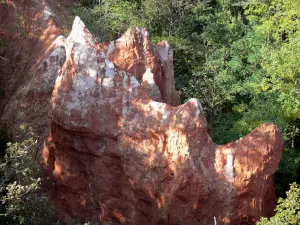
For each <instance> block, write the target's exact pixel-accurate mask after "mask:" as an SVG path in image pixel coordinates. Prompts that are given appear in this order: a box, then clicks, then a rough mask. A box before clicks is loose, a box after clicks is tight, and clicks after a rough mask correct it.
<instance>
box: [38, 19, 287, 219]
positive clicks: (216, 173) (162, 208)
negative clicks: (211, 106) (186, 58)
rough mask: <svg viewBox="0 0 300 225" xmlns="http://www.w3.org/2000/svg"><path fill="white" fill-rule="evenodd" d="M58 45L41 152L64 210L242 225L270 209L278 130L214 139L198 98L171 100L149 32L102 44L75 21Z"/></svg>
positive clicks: (167, 53) (168, 61)
mask: <svg viewBox="0 0 300 225" xmlns="http://www.w3.org/2000/svg"><path fill="white" fill-rule="evenodd" d="M63 46H64V49H65V54H63V52H62V53H61V54H60V56H59V58H64V57H65V61H64V63H63V65H62V66H61V68H60V67H59V70H60V72H59V73H58V76H57V78H56V80H55V85H54V89H53V92H52V97H51V106H52V108H51V112H50V114H49V117H50V128H49V136H48V139H47V141H45V147H44V149H43V156H44V159H45V163H46V167H47V170H48V173H49V174H50V176H51V177H52V180H53V181H54V183H53V185H52V186H50V187H49V193H50V194H51V197H52V199H53V200H54V202H55V203H56V205H57V207H58V208H59V209H60V211H61V213H62V214H63V215H67V216H69V217H71V218H76V219H78V220H79V221H82V222H84V221H94V222H97V221H98V222H103V223H109V224H136V225H138V224H149V225H152V224H153V225H160V224H161V225H162V224H174V225H175V224H206V225H210V224H214V219H215V220H216V221H217V224H231V225H235V224H236V225H238V224H255V221H256V220H257V219H259V218H260V217H261V216H271V215H272V214H273V209H274V202H275V201H274V200H275V199H274V187H273V181H272V178H273V174H274V173H275V171H276V170H277V168H278V164H279V161H280V159H281V155H282V151H283V139H282V134H281V131H280V129H279V128H278V127H277V126H275V125H274V124H263V125H261V126H260V127H258V128H257V129H255V130H254V131H252V132H251V133H250V134H248V135H247V136H245V137H243V138H240V139H239V140H237V141H235V142H232V143H229V144H227V145H223V146H219V145H217V144H215V143H214V142H213V141H212V140H211V138H210V137H209V135H208V132H207V122H206V119H205V116H204V112H203V109H202V107H201V104H200V103H199V102H198V100H196V99H191V100H190V101H188V102H187V103H185V104H183V105H179V106H176V105H177V104H176V103H177V101H178V98H177V94H176V91H175V89H174V77H171V76H173V71H172V52H171V49H170V47H169V45H168V43H166V42H162V43H160V44H159V45H157V46H153V45H152V44H151V42H150V38H149V34H148V33H147V31H146V30H145V29H140V28H133V29H131V30H129V31H128V32H126V33H125V34H124V35H123V36H122V37H121V38H120V39H118V40H117V41H116V42H112V43H110V44H106V45H105V44H100V45H99V44H98V43H97V42H96V40H95V38H94V37H93V35H92V34H90V32H89V31H88V30H87V28H86V27H85V25H84V24H83V22H82V21H81V20H80V19H79V18H78V17H77V18H76V19H75V21H74V24H73V28H72V32H71V34H70V35H69V36H68V38H66V39H65V41H64V44H63ZM55 51H58V49H56V50H55ZM55 51H54V52H55ZM52 54H53V53H52ZM123 59H124V60H123ZM169 69H170V70H169ZM166 74H168V75H166ZM170 77H171V78H170ZM153 99H154V100H156V101H154V100H153ZM166 102H167V103H169V104H166ZM172 105H175V106H172ZM224 132H226V131H224Z"/></svg>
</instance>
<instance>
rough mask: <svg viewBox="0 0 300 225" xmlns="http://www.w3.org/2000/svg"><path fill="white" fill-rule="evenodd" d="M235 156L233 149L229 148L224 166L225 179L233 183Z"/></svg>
mask: <svg viewBox="0 0 300 225" xmlns="http://www.w3.org/2000/svg"><path fill="white" fill-rule="evenodd" d="M233 164H234V156H233V150H232V149H228V150H227V154H226V165H225V167H224V176H225V179H226V180H227V181H228V182H229V183H232V182H233V181H234V167H233Z"/></svg>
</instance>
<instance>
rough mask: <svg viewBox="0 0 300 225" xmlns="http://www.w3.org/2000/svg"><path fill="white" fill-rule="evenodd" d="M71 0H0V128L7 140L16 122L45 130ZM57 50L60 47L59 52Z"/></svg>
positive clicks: (14, 132)
mask: <svg viewBox="0 0 300 225" xmlns="http://www.w3.org/2000/svg"><path fill="white" fill-rule="evenodd" d="M72 2H73V1H72V0H56V1H53V0H43V1H36V0H26V1H25V0H14V1H11V0H7V1H0V129H2V128H3V126H6V129H7V131H8V133H9V134H10V137H11V138H15V137H16V136H17V135H18V131H19V127H20V125H21V124H28V125H30V126H32V127H33V128H34V129H35V131H36V132H37V133H38V134H41V133H43V132H44V131H45V130H46V129H45V127H47V123H48V122H47V115H48V112H49V111H50V109H51V104H50V102H49V99H50V98H51V94H52V91H53V86H54V81H55V78H56V76H57V72H58V70H59V67H61V65H62V64H63V62H64V60H65V59H64V54H65V53H64V50H63V48H64V46H63V45H62V44H61V43H60V42H61V41H62V40H63V38H62V37H59V35H60V34H61V33H63V32H64V30H65V29H67V27H68V25H67V24H66V21H67V15H66V13H65V12H66V11H67V10H66V8H67V7H68V6H70V5H71V3H72ZM59 46H62V47H61V48H60V47H59Z"/></svg>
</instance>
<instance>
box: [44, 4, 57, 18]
mask: <svg viewBox="0 0 300 225" xmlns="http://www.w3.org/2000/svg"><path fill="white" fill-rule="evenodd" d="M43 12H44V20H48V19H49V17H50V16H52V17H53V18H55V19H56V18H57V16H56V14H55V13H54V12H53V10H52V9H51V8H50V7H49V6H48V5H45V8H44V11H43Z"/></svg>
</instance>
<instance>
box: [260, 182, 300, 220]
mask: <svg viewBox="0 0 300 225" xmlns="http://www.w3.org/2000/svg"><path fill="white" fill-rule="evenodd" d="M286 195H287V197H286V199H282V198H280V199H279V200H278V205H277V207H276V215H275V216H274V217H272V218H271V219H270V220H268V219H267V218H263V219H262V220H261V221H260V222H259V223H258V224H257V225H298V224H299V223H300V186H299V185H298V184H296V183H292V184H291V186H290V190H289V191H288V192H287V193H286Z"/></svg>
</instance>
